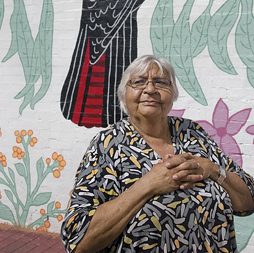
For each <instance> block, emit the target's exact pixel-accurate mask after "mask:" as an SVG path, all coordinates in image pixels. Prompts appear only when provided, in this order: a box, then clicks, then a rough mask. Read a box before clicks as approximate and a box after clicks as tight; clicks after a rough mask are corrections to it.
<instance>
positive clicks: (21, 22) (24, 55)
mask: <svg viewBox="0 0 254 253" xmlns="http://www.w3.org/2000/svg"><path fill="white" fill-rule="evenodd" d="M19 3H20V4H19V13H18V17H17V31H16V32H17V41H18V54H19V58H20V61H21V64H22V66H23V70H24V74H25V79H26V83H28V80H29V76H30V68H31V59H32V54H33V48H34V40H33V36H32V32H31V28H30V25H29V22H28V19H27V13H26V9H25V5H24V2H23V1H20V2H19Z"/></svg>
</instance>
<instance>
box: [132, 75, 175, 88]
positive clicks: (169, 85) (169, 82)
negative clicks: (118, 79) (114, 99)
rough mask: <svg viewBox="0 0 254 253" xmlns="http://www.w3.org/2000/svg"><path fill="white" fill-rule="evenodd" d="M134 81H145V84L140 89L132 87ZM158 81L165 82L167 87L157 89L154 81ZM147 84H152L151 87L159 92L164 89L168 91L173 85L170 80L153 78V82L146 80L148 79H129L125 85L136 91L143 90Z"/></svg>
mask: <svg viewBox="0 0 254 253" xmlns="http://www.w3.org/2000/svg"><path fill="white" fill-rule="evenodd" d="M135 79H141V80H146V82H145V83H144V85H143V86H142V87H134V86H133V83H132V81H133V80H135ZM158 80H163V81H166V82H167V83H168V86H165V87H158V86H157V85H156V81H158ZM149 83H152V84H153V86H154V88H156V89H159V90H166V89H169V88H170V87H171V86H172V84H173V83H172V81H170V80H168V79H166V78H155V79H153V80H148V79H146V78H138V77H137V78H133V79H130V80H129V81H128V82H127V85H128V86H130V87H131V88H133V89H136V90H144V89H145V88H146V87H147V85H148V84H149Z"/></svg>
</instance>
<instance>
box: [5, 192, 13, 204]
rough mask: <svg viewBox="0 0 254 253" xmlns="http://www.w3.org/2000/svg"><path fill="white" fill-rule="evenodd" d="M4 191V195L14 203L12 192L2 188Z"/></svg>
mask: <svg viewBox="0 0 254 253" xmlns="http://www.w3.org/2000/svg"><path fill="white" fill-rule="evenodd" d="M4 192H5V194H6V196H7V198H8V199H9V200H10V201H11V202H12V203H14V200H13V194H12V192H11V191H9V190H4Z"/></svg>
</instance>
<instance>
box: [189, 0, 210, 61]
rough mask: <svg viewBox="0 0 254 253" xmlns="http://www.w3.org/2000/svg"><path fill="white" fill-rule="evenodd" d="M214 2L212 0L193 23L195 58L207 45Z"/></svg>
mask: <svg viewBox="0 0 254 253" xmlns="http://www.w3.org/2000/svg"><path fill="white" fill-rule="evenodd" d="M212 4H213V0H210V1H209V4H208V6H207V7H206V9H205V10H204V12H203V13H202V14H201V15H200V16H199V17H198V18H197V19H196V20H195V21H194V23H193V24H192V28H191V54H192V57H193V58H194V57H196V56H197V55H199V54H200V53H201V52H202V51H203V50H204V49H205V47H206V45H207V36H208V26H209V23H210V20H211V18H212V16H211V14H210V11H211V7H212Z"/></svg>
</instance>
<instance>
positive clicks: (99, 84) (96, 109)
mask: <svg viewBox="0 0 254 253" xmlns="http://www.w3.org/2000/svg"><path fill="white" fill-rule="evenodd" d="M104 73H105V55H102V56H101V58H100V59H99V61H98V62H97V63H96V64H95V65H94V66H93V70H92V75H91V80H90V81H91V82H90V84H89V90H88V97H87V101H86V106H85V110H84V112H83V115H82V122H81V125H84V126H86V127H91V126H98V127H99V126H101V123H102V121H101V119H102V111H103V92H104V82H105V77H104Z"/></svg>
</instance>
